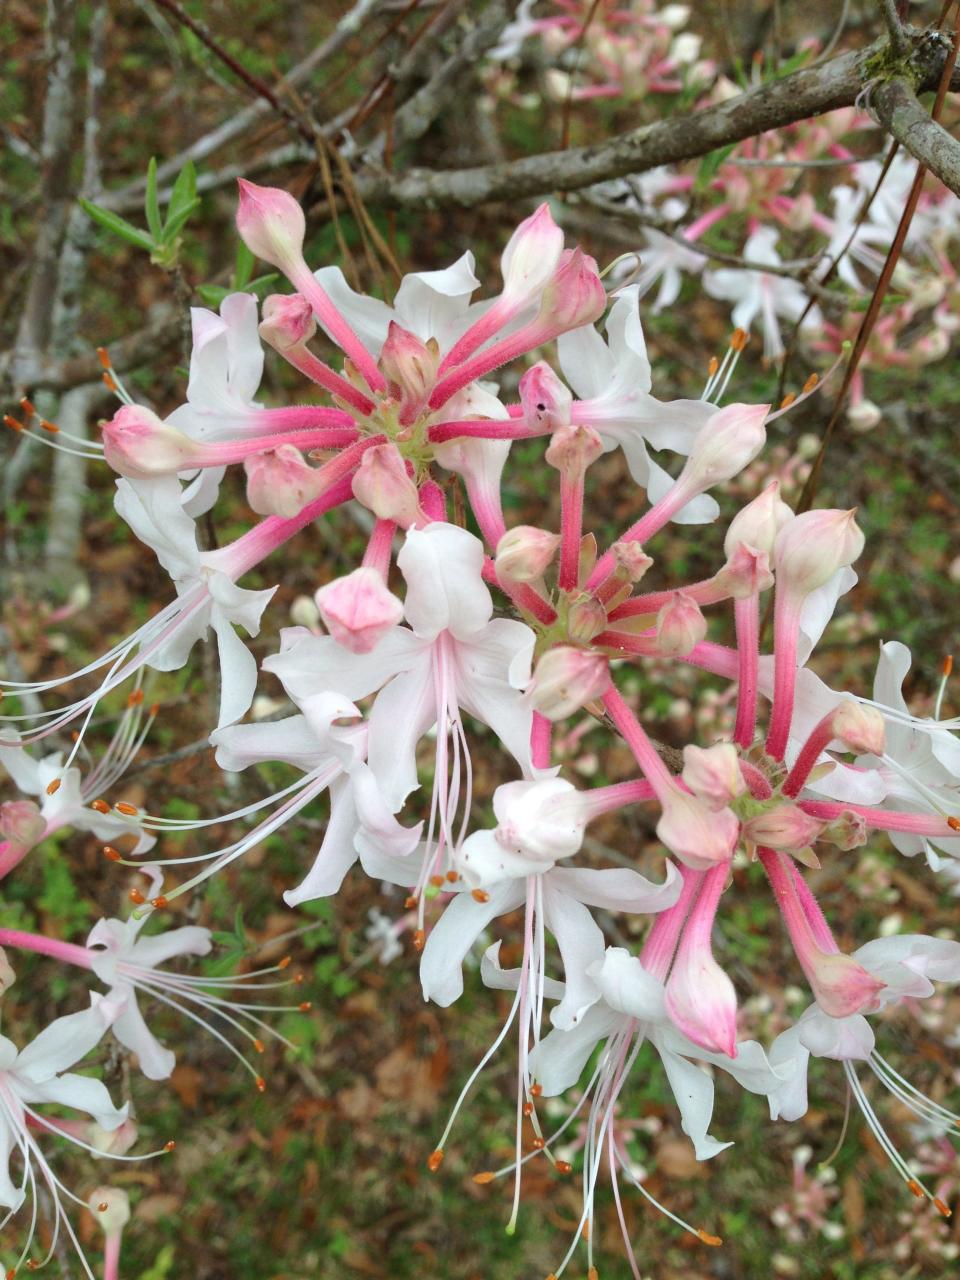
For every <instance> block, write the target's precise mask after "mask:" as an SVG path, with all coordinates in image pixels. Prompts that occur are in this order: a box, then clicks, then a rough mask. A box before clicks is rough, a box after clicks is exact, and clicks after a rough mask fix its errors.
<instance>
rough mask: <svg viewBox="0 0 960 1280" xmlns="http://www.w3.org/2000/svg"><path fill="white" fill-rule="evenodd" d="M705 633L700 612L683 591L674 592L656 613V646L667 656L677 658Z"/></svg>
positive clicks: (704, 622) (704, 620)
mask: <svg viewBox="0 0 960 1280" xmlns="http://www.w3.org/2000/svg"><path fill="white" fill-rule="evenodd" d="M706 634H707V620H706V618H705V617H704V616H703V611H702V610H701V608H700V606H699V605H698V604H697V602H696V600H694V599H692V598H691V597H690V596H689V595H687V593H686V592H685V591H675V592H674V593H673V596H672V597H671V599H670V600H668V601H667V603H666V604H665V605H664V606H663V608H662V609H661V610H660V612H659V613H658V614H657V646H658V648H659V650H660V652H661V653H662V654H664V655H665V656H666V657H669V658H680V657H683V656H684V654H687V653H689V652H690V651H691V649H693V648H694V647H695V646H696V645H698V644H699V643H700V641H701V640H702V639H703V637H704V636H705V635H706Z"/></svg>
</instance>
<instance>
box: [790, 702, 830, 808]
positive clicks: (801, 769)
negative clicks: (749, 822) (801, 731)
mask: <svg viewBox="0 0 960 1280" xmlns="http://www.w3.org/2000/svg"><path fill="white" fill-rule="evenodd" d="M833 737H834V732H833V712H832V711H830V712H828V713H827V714H826V715H825V716H824V717H823V719H822V720H820V721H819V722H818V723H817V724H816V725H814V727H813V731H812V732H811V734H810V737H809V738H808V739H807V740H806V742H805V743H804V744H803V746H802V747H801V748H800V754H799V755H798V756H797V758H796V760H795V761H794V764H793V768H792V769H791V770H790V772H789V773H788V774H787V778H786V781H785V782H784V784H783V794H784V795H785V796H798V795H799V794H800V792H801V790H802V788H803V784H804V783H805V782H806V780H807V778H809V776H810V772H811V770H812V769H813V766H814V765H815V764H816V763H817V761H818V760H819V759H820V756H821V755H822V754H823V752H824V751H825V749H826V747H827V746H828V744H829V743H830V742H832V741H833Z"/></svg>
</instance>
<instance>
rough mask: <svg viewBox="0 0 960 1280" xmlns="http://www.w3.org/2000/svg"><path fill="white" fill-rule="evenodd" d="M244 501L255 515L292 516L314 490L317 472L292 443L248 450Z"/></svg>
mask: <svg viewBox="0 0 960 1280" xmlns="http://www.w3.org/2000/svg"><path fill="white" fill-rule="evenodd" d="M243 469H244V471H245V472H246V473H247V502H249V504H250V507H251V509H252V510H253V511H256V513H257V515H261V516H280V517H281V518H282V519H284V520H292V519H293V518H294V517H295V516H298V515H299V514H300V512H301V511H302V510H303V508H304V507H305V506H306V505H307V503H308V502H312V501H313V499H314V497H316V491H317V472H316V470H315V468H313V467H311V466H310V465H309V464H308V463H307V462H306V461H305V460H304V457H303V454H302V453H301V452H300V450H299V449H297V448H296V447H295V446H294V445H292V444H281V445H278V446H277V448H276V449H266V450H265V451H264V452H263V453H254V454H251V456H250V457H249V458H245V459H244V462H243Z"/></svg>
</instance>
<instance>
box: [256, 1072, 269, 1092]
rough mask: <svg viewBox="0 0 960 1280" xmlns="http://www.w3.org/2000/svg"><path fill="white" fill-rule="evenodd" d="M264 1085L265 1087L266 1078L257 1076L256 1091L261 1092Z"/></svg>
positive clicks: (264, 1087) (263, 1089)
mask: <svg viewBox="0 0 960 1280" xmlns="http://www.w3.org/2000/svg"><path fill="white" fill-rule="evenodd" d="M266 1087H267V1082H266V1080H264V1078H263V1076H257V1090H258V1092H260V1093H263V1092H264V1091H265V1090H266Z"/></svg>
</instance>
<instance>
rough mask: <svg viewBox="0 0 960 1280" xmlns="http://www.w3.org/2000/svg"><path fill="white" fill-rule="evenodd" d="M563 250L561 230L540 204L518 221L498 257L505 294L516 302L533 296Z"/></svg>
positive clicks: (544, 281) (547, 276) (548, 277)
mask: <svg viewBox="0 0 960 1280" xmlns="http://www.w3.org/2000/svg"><path fill="white" fill-rule="evenodd" d="M562 252H563V232H562V231H561V230H560V228H559V227H558V226H557V224H556V223H555V222H554V220H553V216H552V214H551V213H550V207H549V205H547V204H542V205H540V207H539V208H538V209H537V210H536V212H535V213H532V214H531V215H530V217H529V218H524V220H523V222H521V223H520V225H519V227H517V229H516V231H514V233H513V235H512V236H511V237H510V239H509V240H508V241H507V247H506V248H505V249H504V251H503V254H502V256H501V258H500V270H501V272H502V274H503V295H504V297H505V298H507V299H509V301H510V302H513V303H515V304H522V303H524V302H525V301H527V300H528V299H532V298H533V297H534V296H535V294H537V293H539V292H540V290H541V289H543V287H544V286H545V285H546V284H547V283H548V281H549V280H550V278H551V276H552V275H553V273H554V271H555V270H556V267H557V263H558V262H559V261H560V254H561V253H562Z"/></svg>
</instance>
